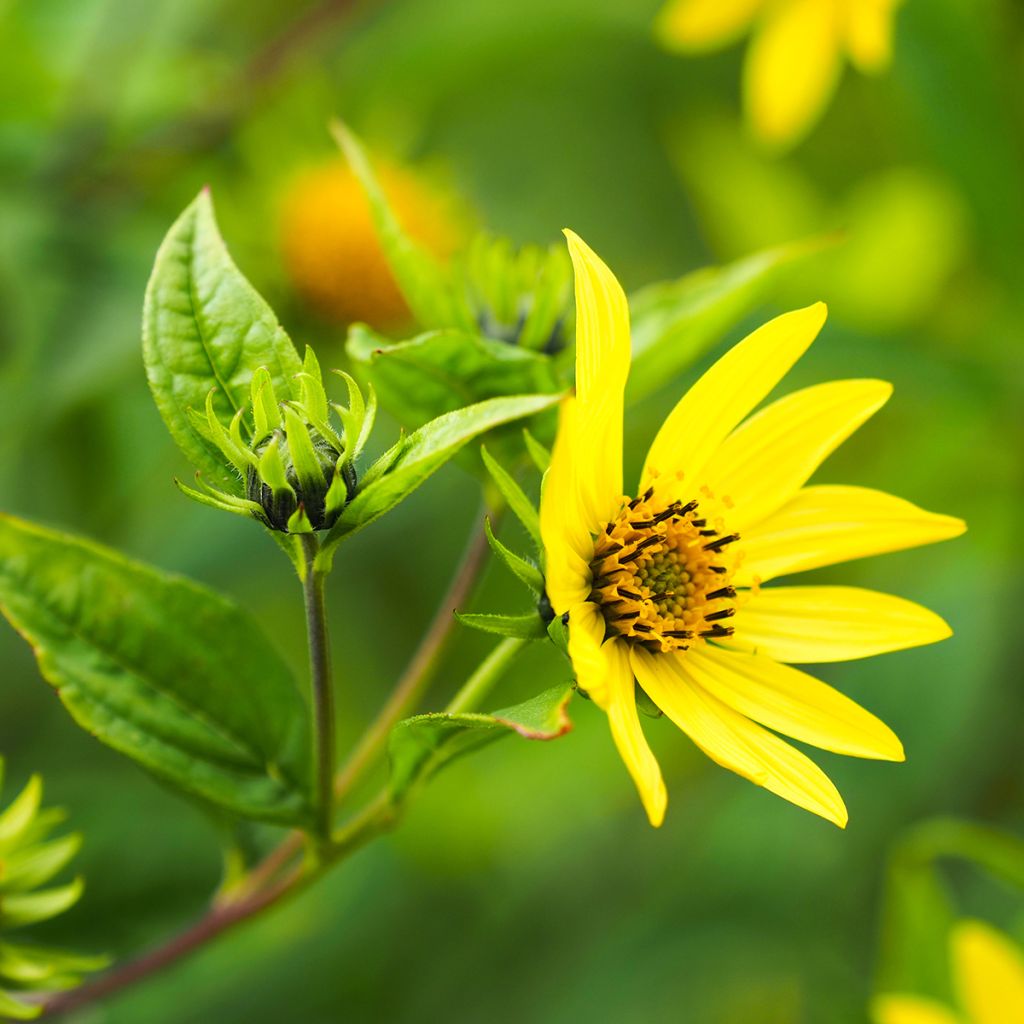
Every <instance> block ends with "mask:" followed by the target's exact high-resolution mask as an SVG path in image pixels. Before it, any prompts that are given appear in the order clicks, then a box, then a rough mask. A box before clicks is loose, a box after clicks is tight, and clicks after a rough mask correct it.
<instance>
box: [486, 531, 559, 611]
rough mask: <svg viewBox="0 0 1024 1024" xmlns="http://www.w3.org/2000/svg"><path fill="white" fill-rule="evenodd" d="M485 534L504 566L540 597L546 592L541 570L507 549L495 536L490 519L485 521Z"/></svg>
mask: <svg viewBox="0 0 1024 1024" xmlns="http://www.w3.org/2000/svg"><path fill="white" fill-rule="evenodd" d="M484 532H485V533H486V534H487V543H488V544H490V546H491V550H492V551H493V552H494V553H495V554H496V555H497V556H498V558H500V559H501V562H502V564H503V565H504V566H505V567H506V568H507V569H509V570H510V571H511V572H512V573H513V574H514V575H515V576H516V577H517V578H518V579H520V580H522V582H523V583H525V584H526V585H527V586H528V587H529V588H530V590H531V591H532V592H533V593H534V594H535V595H537V596H538V597H539V596H540V594H541V592H542V591H543V590H544V577H543V576H542V575H541V573H540V569H538V568H537V567H536V566H535V565H532V564H531V563H530V562H528V561H526V559H525V558H521V557H520V556H519V555H517V554H516V553H515V552H514V551H510V550H509V549H508V548H507V547H505V545H504V544H502V543H501V541H500V540H498V538H497V537H495V536H494V531H493V530H492V529H491V520H490V519H485V520H484Z"/></svg>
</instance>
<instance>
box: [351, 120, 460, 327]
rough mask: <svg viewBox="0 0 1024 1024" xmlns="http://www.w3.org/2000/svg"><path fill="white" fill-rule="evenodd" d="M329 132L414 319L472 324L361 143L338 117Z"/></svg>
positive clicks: (448, 277) (440, 324) (445, 324)
mask: <svg viewBox="0 0 1024 1024" xmlns="http://www.w3.org/2000/svg"><path fill="white" fill-rule="evenodd" d="M331 132H332V133H333V135H334V138H335V141H336V142H337V143H338V145H339V146H340V147H341V150H342V152H343V153H344V154H345V158H346V159H347V160H348V162H349V166H350V167H351V168H352V173H353V174H355V176H356V178H358V180H359V183H360V185H362V187H363V191H364V192H365V193H366V198H367V201H368V202H369V204H370V215H371V216H372V217H373V223H374V227H375V228H376V230H377V237H378V238H379V239H380V244H381V248H382V249H383V251H384V256H385V258H386V259H387V261H388V266H389V267H390V268H391V272H392V274H394V276H395V280H396V281H397V282H398V287H399V289H400V290H401V292H402V296H403V297H404V299H405V301H406V303H407V304H408V306H409V309H410V310H411V311H412V315H413V316H414V317H415V318H416V321H417V322H418V323H419V324H420V325H421V326H422V327H424V328H438V327H462V328H465V329H467V330H469V329H472V327H473V318H472V314H471V313H470V311H469V307H468V305H467V304H466V302H465V301H464V298H463V296H462V295H461V294H460V292H459V290H458V289H456V288H455V287H454V284H453V281H452V278H451V275H449V274H448V273H446V271H445V269H444V268H443V267H442V266H441V265H440V264H439V263H437V261H436V260H435V259H434V258H433V256H431V255H430V254H429V253H428V252H427V251H426V250H425V249H423V248H422V246H420V245H418V244H417V243H416V242H415V241H414V240H413V239H412V238H411V237H410V236H409V235H407V234H406V233H405V231H404V230H403V229H402V225H401V223H400V222H399V220H398V217H397V216H396V215H395V212H394V211H393V210H392V209H391V205H390V204H389V203H388V199H387V196H386V195H385V194H384V189H383V188H382V187H381V185H380V182H379V181H378V179H377V175H376V174H375V173H374V170H373V166H372V164H371V163H370V159H369V157H368V156H367V154H366V150H365V149H364V148H363V145H362V143H361V142H360V141H359V139H357V138H356V136H355V135H354V134H353V133H352V132H351V131H350V130H349V129H348V128H347V127H346V126H345V125H344V124H342V123H341V122H340V121H335V122H334V123H333V124H332V125H331Z"/></svg>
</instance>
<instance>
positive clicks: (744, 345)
mask: <svg viewBox="0 0 1024 1024" xmlns="http://www.w3.org/2000/svg"><path fill="white" fill-rule="evenodd" d="M827 312H828V311H827V309H826V308H825V304H824V303H823V302H817V303H815V304H814V305H813V306H808V307H807V308H806V309H798V310H795V311H794V312H792V313H783V314H782V316H777V317H776V318H775V319H774V320H770V321H769V322H768V323H766V324H765V325H764V326H763V327H759V328H758V329H757V330H756V331H754V332H753V333H752V334H749V335H748V336H747V337H746V338H744V339H743V341H741V342H740V343H739V344H738V345H736V346H735V347H733V348H732V349H730V350H729V351H728V352H726V354H725V355H724V356H722V358H721V359H719V360H718V362H717V363H715V365H714V366H712V367H711V369H710V370H708V371H707V373H705V374H704V376H703V377H701V378H700V380H698V381H697V383H696V384H694V385H693V387H692V388H690V390H689V391H688V392H687V393H686V394H685V395H684V396H683V397H682V398H681V399H680V401H679V403H678V404H677V405H676V407H675V408H674V409H673V410H672V412H671V413H669V416H668V418H667V419H666V420H665V422H664V423H663V424H662V426H661V430H659V431H658V434H657V436H656V437H655V438H654V443H653V444H652V445H651V448H650V451H649V452H648V453H647V461H646V463H645V464H644V471H643V477H642V480H643V482H642V484H641V489H643V488H644V487H646V486H647V485H648V484H649V483H650V482H651V479H652V477H653V474H655V473H657V474H659V475H660V476H662V477H667V476H671V475H673V474H675V473H682V474H683V475H684V477H685V479H686V481H687V482H688V483H690V484H698V483H703V477H702V473H703V470H704V468H705V466H706V465H707V464H708V462H709V460H710V459H711V457H712V456H713V455H714V453H715V451H716V450H717V448H718V447H719V445H720V444H721V443H722V441H723V440H724V439H725V438H726V437H727V436H728V434H729V433H730V431H731V430H732V429H733V428H734V427H735V426H736V425H737V424H738V423H739V422H740V420H742V419H743V417H744V416H746V415H747V414H748V413H749V412H750V410H751V409H753V408H754V406H756V405H757V404H758V402H760V401H761V400H762V399H763V398H764V397H765V395H767V394H768V392H769V391H771V390H772V388H774V387H775V385H776V384H778V382H779V381H780V380H781V379H782V378H783V377H784V376H785V374H786V373H787V372H788V370H789V368H790V367H791V366H792V365H793V364H794V363H795V362H796V361H797V360H798V359H799V358H800V356H802V355H803V354H804V352H805V351H806V350H807V347H808V346H809V345H810V344H811V342H812V341H814V339H815V338H816V337H817V335H818V332H819V331H820V330H821V327H822V324H824V322H825V317H826V315H827Z"/></svg>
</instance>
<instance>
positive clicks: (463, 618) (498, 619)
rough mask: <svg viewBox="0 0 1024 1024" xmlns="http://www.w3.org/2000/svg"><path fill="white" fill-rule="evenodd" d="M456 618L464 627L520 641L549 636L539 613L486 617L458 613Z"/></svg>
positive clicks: (470, 613) (483, 615) (484, 615)
mask: <svg viewBox="0 0 1024 1024" xmlns="http://www.w3.org/2000/svg"><path fill="white" fill-rule="evenodd" d="M455 618H457V619H458V620H459V622H461V623H462V624H463V625H464V626H469V627H470V628H471V629H479V630H480V631H481V632H484V633H496V634H497V635H498V636H514V637H518V638H519V639H520V640H540V639H542V638H543V637H545V636H546V635H547V630H546V629H545V627H544V622H543V621H542V620H541V617H540V615H538V614H537V612H530V613H529V614H527V615H486V614H477V613H475V612H456V613H455Z"/></svg>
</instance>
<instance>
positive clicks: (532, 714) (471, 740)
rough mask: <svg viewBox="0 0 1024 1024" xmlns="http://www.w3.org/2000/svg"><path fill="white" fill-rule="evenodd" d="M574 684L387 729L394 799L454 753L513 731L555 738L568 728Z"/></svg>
mask: <svg viewBox="0 0 1024 1024" xmlns="http://www.w3.org/2000/svg"><path fill="white" fill-rule="evenodd" d="M572 694H573V690H572V687H565V686H556V687H555V688H554V689H551V690H547V691H545V692H544V693H542V694H539V695H538V696H536V697H534V698H532V699H531V700H528V701H526V702H524V703H522V704H517V705H516V706H515V707H511V708H504V709H502V710H501V711H493V712H491V713H490V714H477V713H468V712H467V713H462V714H455V715H449V714H444V713H441V712H439V713H436V714H429V715H416V716H415V717H414V718H407V719H406V720H405V721H404V722H399V723H398V725H396V726H395V728H394V729H393V730H392V731H391V740H390V746H389V753H390V757H391V778H390V781H389V783H388V788H389V792H390V795H391V799H392V802H394V803H400V802H401V801H402V800H404V799H405V798H406V797H407V796H408V795H409V793H410V791H411V790H412V788H413V786H414V785H416V784H417V783H418V782H425V781H426V780H427V779H429V778H430V777H431V776H433V775H435V774H436V773H437V772H438V771H439V770H440V769H441V768H443V767H444V766H445V765H446V764H449V763H450V762H451V761H453V760H454V759H455V758H456V757H459V756H461V755H462V754H467V753H469V752H470V751H472V750H478V749H479V748H480V747H483V746H485V745H486V744H488V743H492V742H493V741H494V740H496V739H500V738H501V737H502V736H507V735H510V734H512V733H517V734H518V735H520V736H522V737H524V738H525V739H528V740H553V739H557V738H558V737H559V736H564V735H565V734H566V733H567V732H568V731H569V730H570V729H571V728H572V722H571V721H570V719H569V715H568V711H567V709H568V705H569V700H570V699H571V697H572Z"/></svg>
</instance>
